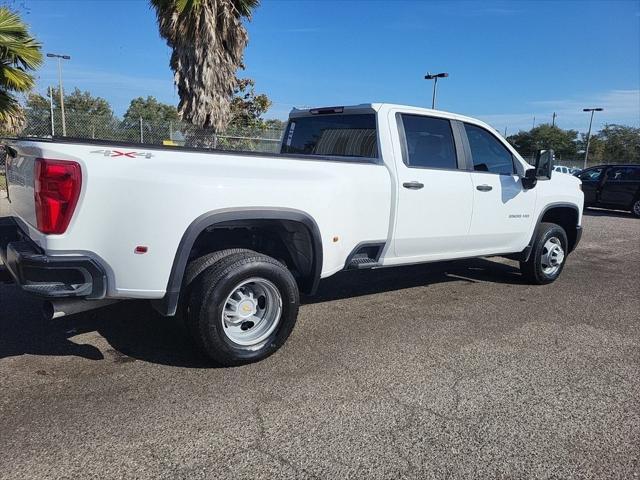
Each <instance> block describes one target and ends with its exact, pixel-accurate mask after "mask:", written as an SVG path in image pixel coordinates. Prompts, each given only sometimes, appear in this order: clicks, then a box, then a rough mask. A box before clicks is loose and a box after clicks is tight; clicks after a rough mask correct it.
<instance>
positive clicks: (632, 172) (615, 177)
mask: <svg viewBox="0 0 640 480" xmlns="http://www.w3.org/2000/svg"><path fill="white" fill-rule="evenodd" d="M607 180H608V181H614V182H615V181H618V182H621V181H629V180H640V168H636V167H612V168H610V169H609V171H608V172H607Z"/></svg>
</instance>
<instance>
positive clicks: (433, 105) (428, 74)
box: [424, 72, 449, 109]
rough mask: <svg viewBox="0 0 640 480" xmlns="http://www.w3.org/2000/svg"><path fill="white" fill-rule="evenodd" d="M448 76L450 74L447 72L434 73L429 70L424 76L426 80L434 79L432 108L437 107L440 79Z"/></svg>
mask: <svg viewBox="0 0 640 480" xmlns="http://www.w3.org/2000/svg"><path fill="white" fill-rule="evenodd" d="M448 76H449V74H448V73H446V72H442V73H434V74H431V73H429V72H427V74H426V75H425V76H424V79H425V80H433V97H431V109H435V108H436V89H437V87H438V79H439V78H446V77H448Z"/></svg>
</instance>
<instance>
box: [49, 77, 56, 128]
mask: <svg viewBox="0 0 640 480" xmlns="http://www.w3.org/2000/svg"><path fill="white" fill-rule="evenodd" d="M49 109H50V112H51V138H53V137H55V135H56V127H55V122H54V120H53V88H52V87H51V85H49Z"/></svg>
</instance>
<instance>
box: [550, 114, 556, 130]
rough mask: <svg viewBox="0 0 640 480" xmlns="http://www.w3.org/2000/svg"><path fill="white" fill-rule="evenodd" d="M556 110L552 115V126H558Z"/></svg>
mask: <svg viewBox="0 0 640 480" xmlns="http://www.w3.org/2000/svg"><path fill="white" fill-rule="evenodd" d="M556 117H557V115H556V112H553V117H551V126H552V127H555V126H556Z"/></svg>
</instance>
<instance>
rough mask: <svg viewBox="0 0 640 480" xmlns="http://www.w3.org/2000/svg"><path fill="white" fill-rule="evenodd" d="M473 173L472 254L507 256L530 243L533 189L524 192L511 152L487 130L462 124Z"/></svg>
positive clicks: (533, 203)
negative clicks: (502, 254) (499, 254)
mask: <svg viewBox="0 0 640 480" xmlns="http://www.w3.org/2000/svg"><path fill="white" fill-rule="evenodd" d="M464 132H465V133H466V137H467V139H468V144H469V150H470V155H471V161H472V164H473V172H472V173H471V178H472V181H473V195H474V197H473V218H472V220H471V228H470V231H469V237H470V241H471V243H472V248H473V249H474V251H477V252H482V253H511V252H516V251H519V250H522V249H523V248H524V247H525V246H526V245H527V243H528V242H529V240H530V236H531V223H532V222H533V218H532V217H533V212H534V209H535V203H536V193H537V190H536V189H535V188H533V189H530V190H526V189H524V188H523V187H522V181H521V179H520V177H519V175H517V173H516V170H515V166H514V159H513V155H512V154H511V151H510V150H509V149H508V148H507V147H506V146H505V145H504V144H503V143H502V141H501V140H499V139H498V138H497V137H496V135H494V134H493V133H492V132H490V131H489V130H486V129H484V128H482V127H480V126H478V125H473V124H470V123H465V124H464Z"/></svg>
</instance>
